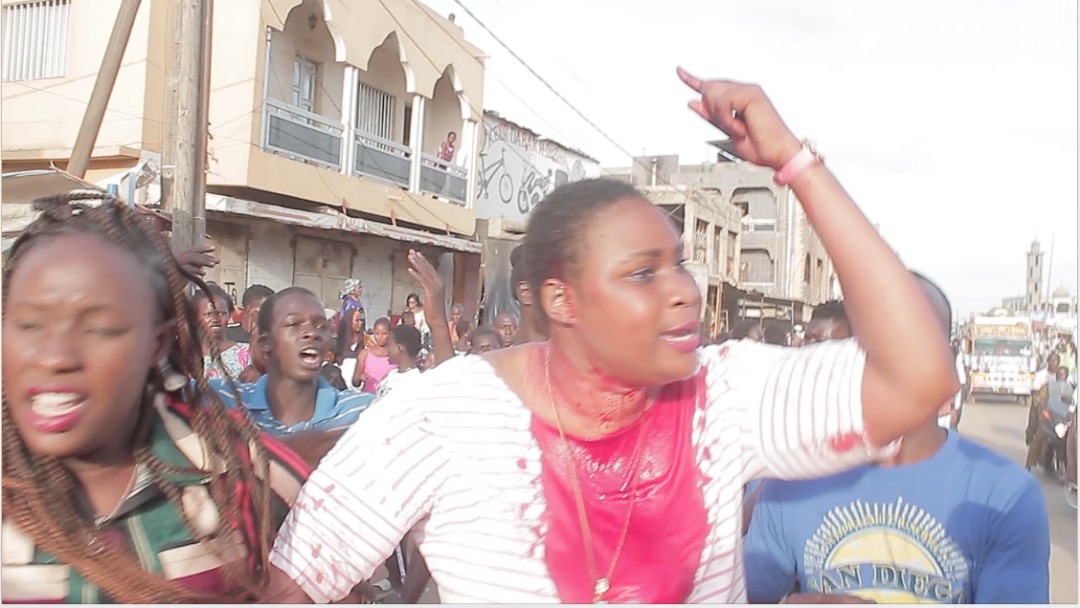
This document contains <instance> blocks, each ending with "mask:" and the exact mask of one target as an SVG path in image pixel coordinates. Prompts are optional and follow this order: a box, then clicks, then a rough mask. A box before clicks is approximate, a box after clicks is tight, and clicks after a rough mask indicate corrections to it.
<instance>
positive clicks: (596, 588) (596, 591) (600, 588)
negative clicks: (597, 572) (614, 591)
mask: <svg viewBox="0 0 1080 608" xmlns="http://www.w3.org/2000/svg"><path fill="white" fill-rule="evenodd" d="M609 590H611V583H610V582H609V581H608V579H607V578H598V579H596V583H595V584H594V585H593V602H592V603H594V604H606V603H607V602H606V601H604V594H605V593H607V592H608V591H609Z"/></svg>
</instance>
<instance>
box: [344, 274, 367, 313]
mask: <svg viewBox="0 0 1080 608" xmlns="http://www.w3.org/2000/svg"><path fill="white" fill-rule="evenodd" d="M362 293H364V284H363V283H361V282H360V279H345V283H344V284H342V286H341V291H340V292H338V297H340V298H341V313H340V315H341V316H340V317H338V318H339V320H340V319H344V318H345V317H346V316H347V313H348V312H349V311H350V310H359V311H363V310H364V305H363V303H361V302H360V295H361V294H362Z"/></svg>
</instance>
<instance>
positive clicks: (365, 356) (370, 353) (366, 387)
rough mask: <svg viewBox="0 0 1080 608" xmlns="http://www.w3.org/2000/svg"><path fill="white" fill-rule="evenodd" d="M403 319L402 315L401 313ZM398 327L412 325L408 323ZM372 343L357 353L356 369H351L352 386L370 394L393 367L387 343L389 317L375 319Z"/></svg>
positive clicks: (373, 393) (375, 391) (375, 390)
mask: <svg viewBox="0 0 1080 608" xmlns="http://www.w3.org/2000/svg"><path fill="white" fill-rule="evenodd" d="M402 320H403V321H404V315H402ZM399 327H412V326H411V325H409V324H408V323H405V324H403V325H399ZM371 335H372V337H373V338H374V339H375V340H374V344H372V345H371V346H369V347H368V348H365V349H364V350H362V351H360V352H359V353H357V356H356V369H355V370H354V371H353V378H352V386H358V387H360V390H361V391H363V392H365V393H368V394H370V395H375V394H377V393H378V390H379V383H380V382H382V380H383V378H385V377H386V375H387V374H389V373H390V372H391V371H393V369H394V364H393V363H392V362H391V361H390V351H389V350H388V349H387V345H388V344H389V342H390V319H387V318H386V317H383V318H381V319H378V320H376V321H375V328H374V331H373V332H372V334H371Z"/></svg>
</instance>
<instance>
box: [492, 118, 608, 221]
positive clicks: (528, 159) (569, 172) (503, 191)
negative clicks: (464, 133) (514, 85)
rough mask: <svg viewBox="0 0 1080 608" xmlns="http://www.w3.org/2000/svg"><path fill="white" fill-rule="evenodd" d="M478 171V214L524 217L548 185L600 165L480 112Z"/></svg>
mask: <svg viewBox="0 0 1080 608" xmlns="http://www.w3.org/2000/svg"><path fill="white" fill-rule="evenodd" d="M478 171H479V175H478V176H477V184H478V188H477V193H476V200H477V212H478V215H479V216H480V217H481V218H485V219H490V218H505V219H512V220H519V221H524V220H525V219H526V218H527V217H528V215H529V212H531V211H532V210H533V208H535V207H536V205H537V204H538V203H539V202H540V201H541V200H543V199H544V197H545V196H547V195H548V194H549V193H550V192H551V191H552V190H554V189H555V188H557V187H559V186H561V185H563V184H565V183H567V182H572V181H577V180H580V179H584V178H586V177H594V176H596V175H598V174H599V173H600V165H599V164H597V162H596V161H594V160H592V159H590V158H586V157H584V156H581V155H579V154H575V153H574V152H573V151H570V150H567V149H566V148H563V147H562V146H560V145H558V144H556V143H554V142H552V141H549V140H545V139H540V138H538V137H537V136H536V134H535V133H533V132H531V131H529V130H527V129H523V128H521V127H518V126H517V125H514V124H512V123H509V122H506V121H504V120H500V119H496V118H493V117H491V116H485V117H484V141H483V147H482V148H481V151H480V158H479V163H478Z"/></svg>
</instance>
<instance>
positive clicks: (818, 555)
mask: <svg viewBox="0 0 1080 608" xmlns="http://www.w3.org/2000/svg"><path fill="white" fill-rule="evenodd" d="M803 563H804V564H805V567H806V579H807V580H806V581H805V583H804V587H803V591H820V592H823V593H843V594H848V595H857V596H859V597H863V598H865V599H869V600H874V601H876V602H878V603H905V604H912V603H915V604H921V603H954V602H957V601H963V599H964V598H963V593H964V583H966V582H967V579H968V564H967V562H966V561H965V560H964V557H963V555H962V554H961V553H960V550H959V548H958V547H957V545H956V543H955V542H954V541H953V540H952V539H951V538H950V537H949V536H948V534H947V533H946V531H945V529H944V527H942V525H941V524H940V523H938V521H937V520H936V519H934V518H933V517H932V516H931V515H929V514H928V513H926V512H925V511H923V510H922V509H920V508H918V507H915V506H913V505H910V504H906V503H904V501H903V499H902V498H901V499H898V500H897V501H896V503H895V504H870V503H863V502H861V501H856V502H854V503H852V504H851V505H849V506H847V507H841V508H836V509H833V510H832V511H830V512H829V514H828V515H827V516H826V517H825V521H824V522H822V524H821V526H820V527H818V529H817V531H816V532H815V533H814V534H813V535H812V536H811V537H810V540H808V541H807V543H806V549H805V552H804V556H803Z"/></svg>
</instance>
